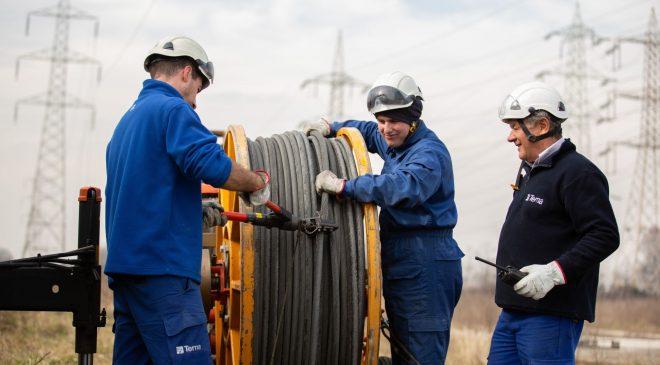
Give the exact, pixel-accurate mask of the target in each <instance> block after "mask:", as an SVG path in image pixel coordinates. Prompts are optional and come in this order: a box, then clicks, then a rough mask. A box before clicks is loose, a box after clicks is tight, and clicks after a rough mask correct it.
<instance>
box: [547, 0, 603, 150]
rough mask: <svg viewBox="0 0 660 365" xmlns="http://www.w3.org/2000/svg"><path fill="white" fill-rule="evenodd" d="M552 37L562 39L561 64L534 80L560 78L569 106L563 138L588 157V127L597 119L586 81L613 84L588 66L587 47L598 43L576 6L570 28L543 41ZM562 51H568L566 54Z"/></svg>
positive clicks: (560, 49)
mask: <svg viewBox="0 0 660 365" xmlns="http://www.w3.org/2000/svg"><path fill="white" fill-rule="evenodd" d="M555 36H558V37H560V38H561V41H560V45H559V57H560V58H561V59H562V60H563V61H564V63H563V65H562V66H561V67H559V68H557V69H553V70H545V71H541V72H539V73H538V74H537V75H536V77H537V78H539V79H543V78H545V76H548V75H557V76H561V77H563V79H564V90H563V91H564V92H563V93H562V95H563V96H564V98H565V99H566V103H567V105H568V113H569V120H568V121H567V122H566V123H564V124H563V125H562V128H563V129H564V132H565V133H564V134H565V135H566V136H567V137H571V138H572V139H573V140H574V141H575V142H576V145H577V146H578V149H579V151H580V152H581V153H582V154H584V155H587V156H589V155H590V154H591V126H592V124H593V123H594V122H595V121H596V120H597V119H598V115H597V114H596V113H594V112H593V110H592V109H591V103H590V98H589V87H588V85H589V80H597V81H600V83H601V86H604V85H606V84H607V83H609V82H610V81H612V80H611V79H610V78H608V77H605V76H603V75H602V74H600V73H599V72H597V71H595V70H593V69H590V67H589V66H588V65H587V53H586V52H587V46H588V44H589V43H590V45H591V46H594V45H597V44H598V43H600V38H599V37H598V36H597V35H596V32H595V31H594V30H593V29H591V28H589V27H587V26H586V25H585V24H584V22H583V21H582V15H581V14H580V3H579V2H576V3H575V13H574V14H573V21H572V22H571V24H570V25H568V26H567V27H565V28H563V29H559V30H555V31H552V32H550V33H548V34H547V35H546V36H545V39H546V40H550V39H552V38H554V37H555ZM564 48H567V50H566V51H565V50H564Z"/></svg>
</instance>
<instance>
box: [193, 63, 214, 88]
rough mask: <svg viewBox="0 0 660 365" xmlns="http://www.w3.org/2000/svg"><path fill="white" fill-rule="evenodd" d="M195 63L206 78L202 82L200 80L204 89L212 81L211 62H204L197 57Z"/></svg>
mask: <svg viewBox="0 0 660 365" xmlns="http://www.w3.org/2000/svg"><path fill="white" fill-rule="evenodd" d="M195 63H197V67H199V70H200V71H201V72H202V74H203V75H204V77H205V78H206V79H205V80H204V82H202V89H206V88H207V87H208V86H209V84H210V83H213V75H214V70H213V62H211V61H209V62H204V61H202V60H200V59H199V58H198V59H196V60H195Z"/></svg>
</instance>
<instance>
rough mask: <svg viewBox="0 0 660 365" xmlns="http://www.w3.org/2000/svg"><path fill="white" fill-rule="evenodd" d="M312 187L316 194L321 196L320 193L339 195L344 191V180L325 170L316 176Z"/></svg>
mask: <svg viewBox="0 0 660 365" xmlns="http://www.w3.org/2000/svg"><path fill="white" fill-rule="evenodd" d="M314 185H315V186H316V192H317V193H318V194H321V193H322V192H328V193H333V194H341V193H342V192H343V191H344V186H345V185H346V180H345V179H340V178H338V177H337V175H335V174H334V173H333V172H332V171H330V170H325V171H321V173H320V174H318V175H316V182H315V183H314Z"/></svg>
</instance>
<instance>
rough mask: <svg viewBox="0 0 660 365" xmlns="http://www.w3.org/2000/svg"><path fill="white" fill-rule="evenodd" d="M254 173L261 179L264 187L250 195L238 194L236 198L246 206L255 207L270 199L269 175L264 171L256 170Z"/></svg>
mask: <svg viewBox="0 0 660 365" xmlns="http://www.w3.org/2000/svg"><path fill="white" fill-rule="evenodd" d="M254 172H255V173H256V174H258V175H259V176H260V177H261V179H262V180H263V182H264V184H266V186H264V187H263V188H261V189H259V190H256V191H253V192H251V193H241V194H238V196H240V197H241V198H242V199H243V201H245V202H246V203H247V204H249V205H253V206H255V207H256V206H259V205H264V204H266V202H267V201H268V200H269V199H270V174H268V172H266V171H264V170H256V171H254Z"/></svg>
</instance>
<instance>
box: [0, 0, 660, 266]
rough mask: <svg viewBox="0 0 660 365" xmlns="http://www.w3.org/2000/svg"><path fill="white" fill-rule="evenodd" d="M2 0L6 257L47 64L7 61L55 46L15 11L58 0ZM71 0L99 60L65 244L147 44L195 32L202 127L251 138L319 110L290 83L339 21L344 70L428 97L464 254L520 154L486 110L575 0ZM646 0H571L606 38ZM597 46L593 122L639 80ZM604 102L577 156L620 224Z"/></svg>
mask: <svg viewBox="0 0 660 365" xmlns="http://www.w3.org/2000/svg"><path fill="white" fill-rule="evenodd" d="M2 3H3V5H4V6H3V11H2V12H1V13H0V23H1V24H2V29H3V32H2V33H1V34H0V37H1V39H2V44H3V47H2V50H0V54H1V55H2V57H0V82H1V83H2V85H4V87H3V88H2V90H0V166H2V168H3V170H4V171H3V172H4V173H3V176H2V178H0V232H2V234H1V235H0V247H3V248H6V249H8V250H9V251H10V252H11V253H12V255H13V256H14V257H17V256H20V253H21V249H22V245H23V243H24V239H25V231H26V224H27V219H28V212H29V207H30V194H31V191H32V184H33V176H34V173H35V169H36V158H37V151H38V145H39V140H40V137H41V136H40V130H41V129H40V128H41V124H42V121H43V109H40V108H38V107H29V106H26V107H22V108H21V109H20V110H19V115H18V120H17V122H16V123H14V121H13V113H14V103H15V102H16V101H17V100H18V99H19V98H22V97H26V96H30V95H32V94H37V93H39V92H42V91H44V90H45V89H46V87H47V84H48V72H49V68H48V64H45V63H41V62H36V61H26V62H22V63H21V68H20V74H19V75H18V78H16V77H15V62H16V59H17V57H19V56H20V55H23V54H25V53H28V52H31V51H34V50H37V49H41V48H46V47H49V46H50V45H51V42H52V40H53V29H54V27H53V25H54V22H53V20H52V19H49V18H40V17H34V18H32V21H31V28H30V34H29V36H26V35H25V16H26V15H27V13H28V12H29V11H31V10H37V9H40V8H44V7H48V6H52V5H55V3H56V1H55V0H33V1H26V2H15V1H11V2H10V1H7V0H2ZM72 5H73V6H74V7H77V8H80V9H83V10H85V11H87V12H89V13H91V14H93V15H96V16H98V18H99V20H100V31H99V36H98V38H94V37H93V23H91V22H88V21H76V22H73V23H72V25H71V28H70V30H71V34H70V48H72V49H75V50H77V51H80V52H82V53H84V54H87V55H89V56H91V57H94V58H96V59H98V60H100V61H101V63H102V66H103V71H102V79H101V81H100V82H97V78H96V69H95V67H94V66H90V65H82V66H81V65H71V66H70V67H69V69H68V72H69V77H68V91H69V93H71V94H72V95H76V96H79V97H81V98H83V99H85V100H88V101H90V102H92V103H94V105H96V111H97V113H96V120H95V122H94V125H93V127H92V125H91V123H90V115H89V113H88V112H87V111H85V110H70V111H69V112H68V114H67V127H66V128H67V135H66V139H67V182H66V183H67V194H68V195H67V196H69V197H71V199H70V200H69V202H70V203H69V205H68V206H67V237H68V242H69V243H68V248H74V247H75V245H76V243H75V237H76V224H77V217H76V214H77V208H76V200H75V197H76V196H77V189H78V188H79V187H80V186H82V185H96V186H101V187H104V184H105V167H104V166H105V165H104V164H105V161H104V150H105V145H106V143H107V141H108V140H109V138H110V136H111V134H112V131H113V129H114V126H115V124H116V122H117V121H118V120H119V118H120V117H121V115H122V114H123V113H124V111H125V110H126V109H127V108H128V107H129V106H130V105H131V103H132V100H134V98H135V97H136V95H137V94H138V92H139V90H140V87H141V82H142V81H143V80H144V79H145V78H146V76H147V74H146V73H145V72H144V71H143V69H142V62H143V59H144V56H145V52H146V51H147V50H148V49H149V48H150V47H151V46H152V45H153V44H154V43H155V42H156V41H157V40H158V39H159V38H161V37H163V36H165V35H169V34H184V35H188V36H191V37H193V38H194V39H196V40H198V41H199V42H200V43H201V44H202V45H203V46H204V47H205V48H206V50H207V53H208V54H209V56H210V58H211V59H212V60H213V61H214V63H215V66H216V83H215V84H214V85H213V86H212V87H210V88H209V89H207V90H205V91H204V92H203V93H202V94H200V96H199V97H198V105H199V107H198V112H199V114H200V116H201V118H202V120H203V121H204V123H205V124H206V125H207V127H209V128H211V129H223V128H225V127H226V126H227V125H228V124H240V125H242V126H244V128H245V129H246V131H247V134H248V136H249V137H251V138H255V137H257V136H270V135H272V134H274V133H279V132H283V131H286V130H291V129H295V128H296V126H297V125H298V124H299V123H300V122H301V121H302V120H308V119H314V118H317V117H318V116H319V115H321V114H324V113H326V112H327V109H328V97H327V96H328V94H329V91H328V89H327V88H324V87H322V86H321V87H319V88H318V90H317V92H315V90H313V89H306V90H301V88H300V85H301V83H302V82H303V81H304V80H305V79H308V78H311V77H314V76H316V75H319V74H322V73H326V72H329V71H330V70H331V67H332V63H333V57H334V52H335V43H336V39H337V33H338V31H340V30H341V31H342V32H343V37H344V38H343V43H344V49H343V51H344V56H345V66H346V71H347V72H348V73H349V74H350V75H352V76H353V77H355V78H356V79H359V80H361V81H363V82H365V83H367V84H368V83H371V82H372V81H373V80H374V79H375V78H376V77H377V76H378V75H379V74H381V73H384V72H389V71H393V70H400V71H403V72H406V73H408V74H410V75H411V76H413V77H414V78H415V79H416V80H417V82H418V84H419V85H420V86H421V88H422V91H423V92H424V96H425V99H426V102H425V105H424V113H423V116H422V118H423V119H424V120H425V121H426V122H427V124H428V125H429V127H431V128H432V129H433V130H434V131H435V132H436V133H437V134H438V136H439V137H440V138H441V139H443V140H444V141H445V143H446V144H447V146H448V147H449V149H450V151H451V153H452V158H453V162H454V171H455V178H456V201H457V204H458V208H459V225H458V226H457V228H456V237H457V240H458V241H459V244H460V245H461V246H462V247H463V248H464V251H465V252H466V254H467V255H468V256H474V255H475V254H476V255H481V256H484V257H491V258H494V257H495V252H496V246H497V238H498V235H499V228H500V226H501V224H502V222H503V219H504V214H505V212H506V208H507V206H508V203H509V201H510V197H511V190H510V187H509V184H510V183H511V182H512V180H513V178H514V175H515V172H516V168H517V166H518V163H519V161H518V160H517V154H516V152H515V147H514V146H512V145H510V144H508V143H507V142H506V136H507V133H508V131H507V129H508V127H507V126H506V125H504V124H502V123H500V122H499V121H498V120H497V109H498V107H499V104H500V102H501V100H502V99H503V98H504V96H505V95H506V94H507V93H508V92H509V91H511V90H512V89H513V88H515V86H517V85H518V84H520V83H523V82H526V81H530V80H532V79H533V78H534V77H535V75H537V74H538V73H539V72H541V71H545V70H555V71H556V70H561V67H562V64H563V63H565V62H566V60H567V58H568V57H570V53H569V51H568V48H567V47H564V52H563V54H561V53H560V46H561V40H562V39H561V37H553V38H550V39H548V40H545V39H544V37H545V36H546V35H547V34H548V33H550V32H551V31H554V30H561V29H562V28H564V27H567V26H568V25H569V24H570V23H571V21H572V19H573V15H574V12H575V2H574V1H567V0H558V1H538V0H537V1H532V0H527V1H525V0H517V1H511V0H508V1H504V0H501V1H500V0H498V1H485V0H466V1H454V2H440V1H430V0H414V1H399V0H363V1H353V0H337V1H332V2H329V1H301V0H272V1H260V0H257V1H249V0H248V1H245V0H244V1H233V0H232V1H214V0H200V1H192V0H191V1H185V2H184V1H174V0H130V1H129V0H114V1H89V0H78V1H73V2H72ZM658 5H659V2H658V1H657V0H656V1H653V0H636V1H630V0H611V1H608V2H607V3H604V2H602V1H597V0H588V1H582V2H581V3H580V6H581V11H582V18H583V20H584V22H585V23H586V25H587V26H588V27H590V28H593V29H594V31H595V32H596V33H597V34H598V35H600V36H602V37H604V38H612V37H620V36H637V35H642V34H643V32H644V30H645V28H646V24H647V22H648V18H649V12H650V9H651V7H652V6H655V7H656V8H658ZM608 47H609V45H608V42H604V43H602V44H600V45H598V46H588V47H587V49H586V52H587V62H588V67H589V73H590V74H591V75H596V76H605V77H610V78H616V79H617V80H618V82H617V83H616V84H612V83H611V84H609V85H608V86H606V87H602V86H600V84H599V83H598V82H597V81H593V82H590V83H589V95H590V107H591V109H592V110H593V111H594V113H593V115H594V116H593V120H594V121H595V120H596V119H597V118H598V117H599V116H607V115H608V112H607V111H606V110H604V109H599V106H600V105H601V104H603V103H604V102H605V101H606V100H607V97H608V94H609V92H610V90H611V89H612V85H615V87H616V88H617V89H618V90H621V91H635V90H638V89H639V88H640V87H641V82H642V77H641V76H642V63H643V62H642V61H643V53H642V49H641V47H640V46H637V45H624V46H623V47H622V52H621V54H620V59H621V68H620V69H619V70H617V71H613V69H612V58H611V57H609V56H606V55H605V51H606V50H607V49H608ZM562 56H563V58H561V57H562ZM546 81H547V82H549V83H551V84H553V85H555V86H556V87H557V88H558V89H559V90H560V91H562V92H563V91H564V81H563V79H562V78H561V77H557V76H548V77H547V78H546ZM347 96H348V97H347V100H346V101H345V117H346V118H354V119H368V118H370V115H369V114H368V113H367V110H366V107H365V95H364V94H362V93H361V92H360V91H359V90H354V91H353V92H352V93H347ZM569 108H570V105H569ZM616 111H617V115H616V119H615V120H614V121H613V122H609V123H602V124H595V123H593V124H592V126H591V128H592V129H591V140H592V148H591V151H590V153H589V156H590V157H592V158H593V160H594V161H595V162H596V163H597V164H598V165H599V166H600V167H601V168H602V169H603V170H604V171H605V172H606V173H607V175H608V178H609V180H610V187H611V194H612V202H613V205H614V208H615V211H616V213H617V217H618V220H619V224H620V225H621V226H623V225H625V217H624V215H625V209H626V201H627V197H628V189H629V184H630V176H631V175H632V172H633V166H634V163H633V162H634V158H635V154H634V152H633V151H629V150H625V149H620V150H618V151H617V156H616V159H613V158H607V157H606V156H600V155H599V152H600V151H602V150H603V149H604V148H605V147H606V144H607V142H608V141H615V140H624V139H633V138H636V136H637V134H638V129H639V116H640V113H639V111H640V106H639V104H638V103H636V102H632V101H619V102H617V104H616ZM567 123H570V119H569V121H568V122H567ZM568 134H569V136H570V131H569V132H568ZM580 148H581V146H578V150H580ZM585 152H586V151H585ZM610 156H612V155H610ZM375 162H376V165H379V163H378V161H375ZM614 162H616V166H614V165H615V164H614ZM615 167H616V168H615ZM102 236H103V234H102ZM102 241H104V238H102ZM619 256H621V255H619ZM466 261H467V262H466V263H465V269H466V271H468V272H470V273H476V272H477V271H478V270H480V269H481V268H480V267H479V266H477V265H476V264H474V263H473V262H472V261H473V260H472V259H471V258H470V259H469V260H466ZM610 261H611V262H616V258H615V259H614V260H610ZM607 266H612V264H609V265H606V267H607Z"/></svg>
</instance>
